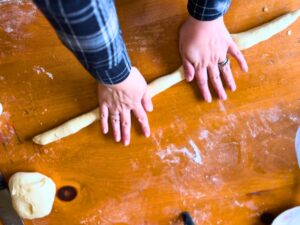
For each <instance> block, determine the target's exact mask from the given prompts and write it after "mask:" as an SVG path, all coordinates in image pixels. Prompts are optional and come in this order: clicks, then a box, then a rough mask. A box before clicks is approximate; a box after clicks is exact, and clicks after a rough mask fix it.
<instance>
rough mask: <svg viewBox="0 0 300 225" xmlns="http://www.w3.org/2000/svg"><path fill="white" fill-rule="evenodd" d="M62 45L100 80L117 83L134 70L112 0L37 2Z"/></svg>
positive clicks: (106, 82) (47, 0)
mask: <svg viewBox="0 0 300 225" xmlns="http://www.w3.org/2000/svg"><path fill="white" fill-rule="evenodd" d="M34 2H35V4H36V5H37V6H38V8H39V9H40V10H41V11H42V13H43V14H44V15H45V17H46V18H47V19H48V20H49V22H50V23H51V25H52V26H53V27H54V29H55V31H56V33H57V35H58V37H59V38H60V40H61V41H62V43H63V44H64V45H65V46H66V47H67V48H68V49H69V50H71V51H72V53H73V54H74V55H75V56H76V58H77V59H78V60H79V61H80V63H81V64H82V65H83V66H84V67H85V68H86V69H87V70H88V71H89V72H90V74H91V75H92V76H93V77H94V78H95V79H97V80H98V81H100V82H102V83H104V84H117V83H120V82H122V81H123V80H125V79H126V78H127V77H128V75H129V73H130V70H131V63H130V59H129V56H128V53H127V50H126V46H125V44H124V41H123V38H122V34H121V30H120V27H119V22H118V17H117V12H116V8H115V4H114V1H113V0H34Z"/></svg>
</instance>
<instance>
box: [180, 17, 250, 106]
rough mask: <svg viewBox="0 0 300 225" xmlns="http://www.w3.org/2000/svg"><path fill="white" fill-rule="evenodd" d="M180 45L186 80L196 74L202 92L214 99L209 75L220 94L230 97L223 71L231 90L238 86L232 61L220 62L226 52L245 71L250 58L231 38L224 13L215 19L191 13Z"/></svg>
mask: <svg viewBox="0 0 300 225" xmlns="http://www.w3.org/2000/svg"><path fill="white" fill-rule="evenodd" d="M179 48H180V53H181V57H182V64H183V68H184V72H185V78H186V80H187V81H189V82H190V81H192V80H193V79H194V78H196V81H197V84H198V87H199V89H200V91H201V93H202V96H203V98H204V100H205V101H207V102H211V101H212V97H211V93H210V90H209V88H208V78H209V79H210V81H211V83H212V85H213V88H214V89H215V91H216V92H217V94H218V96H219V98H220V99H222V100H225V99H227V95H226V92H225V89H224V87H223V84H222V80H221V77H220V72H221V74H222V75H223V78H224V80H225V82H226V84H227V85H228V87H229V89H230V90H232V91H234V90H235V89H236V84H235V81H234V78H233V76H232V72H231V69H230V64H229V63H227V64H226V65H224V66H221V65H219V63H222V62H226V59H227V53H229V54H231V55H232V56H233V57H234V58H235V59H236V60H237V61H238V63H239V65H240V67H241V68H242V70H243V71H245V72H247V70H248V66H247V62H246V60H245V58H244V56H243V54H242V53H241V51H240V50H239V48H238V47H237V45H236V44H235V43H234V41H233V40H232V38H231V36H230V34H229V32H228V30H227V28H226V26H225V24H224V21H223V17H219V18H218V19H216V20H213V21H199V20H196V19H194V18H193V17H191V16H189V18H188V19H187V20H186V22H185V23H184V24H183V26H182V27H181V30H180V43H179Z"/></svg>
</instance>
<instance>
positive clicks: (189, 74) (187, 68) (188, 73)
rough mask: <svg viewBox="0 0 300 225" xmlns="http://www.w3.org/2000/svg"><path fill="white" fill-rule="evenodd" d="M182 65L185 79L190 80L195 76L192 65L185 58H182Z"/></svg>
mask: <svg viewBox="0 0 300 225" xmlns="http://www.w3.org/2000/svg"><path fill="white" fill-rule="evenodd" d="M182 66H183V70H184V76H185V79H186V81H188V82H191V81H192V80H193V79H194V77H195V68H194V66H193V65H192V64H191V63H190V62H189V61H188V60H187V59H184V58H183V59H182Z"/></svg>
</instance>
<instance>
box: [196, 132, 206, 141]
mask: <svg viewBox="0 0 300 225" xmlns="http://www.w3.org/2000/svg"><path fill="white" fill-rule="evenodd" d="M207 137H208V130H201V131H200V135H199V137H198V138H199V140H204V139H207Z"/></svg>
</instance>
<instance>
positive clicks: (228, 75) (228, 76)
mask: <svg viewBox="0 0 300 225" xmlns="http://www.w3.org/2000/svg"><path fill="white" fill-rule="evenodd" d="M224 58H226V57H224ZM220 71H221V73H222V75H223V78H224V80H225V82H226V84H227V86H228V87H229V89H230V90H231V91H235V90H236V84H235V81H234V78H233V75H232V71H231V68H230V63H229V61H228V63H227V64H226V65H224V66H222V67H220Z"/></svg>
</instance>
